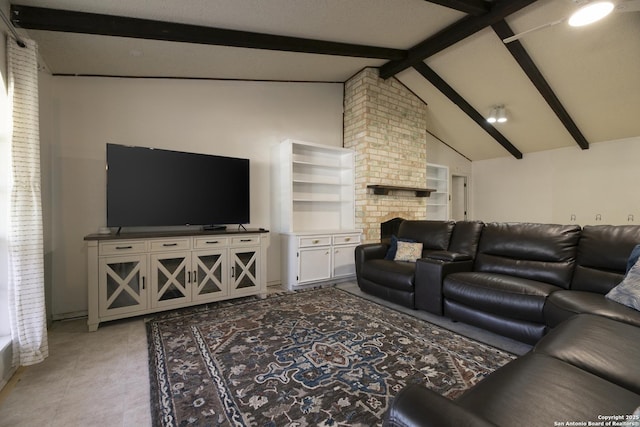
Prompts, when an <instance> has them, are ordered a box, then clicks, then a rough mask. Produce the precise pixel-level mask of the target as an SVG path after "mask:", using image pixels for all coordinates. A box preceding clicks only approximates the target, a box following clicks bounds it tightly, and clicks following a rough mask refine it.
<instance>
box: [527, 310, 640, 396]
mask: <svg viewBox="0 0 640 427" xmlns="http://www.w3.org/2000/svg"><path fill="white" fill-rule="evenodd" d="M621 348H624V351H620V349H621ZM533 351H534V352H537V353H542V354H546V355H548V356H552V357H555V358H556V359H560V360H562V361H564V362H567V363H570V364H572V365H573V366H577V367H578V368H580V369H584V370H585V371H588V372H591V373H592V374H594V375H597V376H599V377H601V378H604V379H606V380H608V381H611V382H613V383H615V384H618V385H619V386H622V387H624V388H626V389H629V390H631V391H633V392H634V393H639V394H640V370H639V369H630V368H631V367H633V366H636V365H637V363H638V355H640V328H638V327H635V326H632V325H628V324H625V323H621V322H617V321H615V320H611V319H607V318H605V317H601V316H594V315H590V314H581V315H578V316H574V317H572V318H571V319H569V320H567V321H566V322H564V323H562V325H560V326H559V327H557V328H556V329H554V330H552V331H551V332H549V334H547V335H546V336H545V337H544V338H542V340H540V342H539V343H538V344H537V345H536V346H535V348H534V350H533Z"/></svg>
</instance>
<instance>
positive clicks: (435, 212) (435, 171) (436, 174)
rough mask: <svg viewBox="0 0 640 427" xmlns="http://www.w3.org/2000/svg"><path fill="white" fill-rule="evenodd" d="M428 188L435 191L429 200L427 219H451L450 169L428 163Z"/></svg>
mask: <svg viewBox="0 0 640 427" xmlns="http://www.w3.org/2000/svg"><path fill="white" fill-rule="evenodd" d="M427 186H428V187H430V188H433V189H434V191H432V192H431V195H430V197H429V198H428V199H427V219H430V220H446V219H449V168H448V167H447V166H444V165H437V164H434V163H427Z"/></svg>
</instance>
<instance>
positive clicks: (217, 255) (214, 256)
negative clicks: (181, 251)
mask: <svg viewBox="0 0 640 427" xmlns="http://www.w3.org/2000/svg"><path fill="white" fill-rule="evenodd" d="M192 255H193V266H192V270H193V273H192V278H191V280H192V283H193V290H192V296H193V301H198V302H210V301H215V300H217V299H219V298H220V297H224V296H226V295H228V293H229V285H228V280H227V278H228V275H227V250H226V249H219V250H208V251H197V252H193V254H192Z"/></svg>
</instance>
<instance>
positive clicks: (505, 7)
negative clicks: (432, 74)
mask: <svg viewBox="0 0 640 427" xmlns="http://www.w3.org/2000/svg"><path fill="white" fill-rule="evenodd" d="M535 2H536V0H499V1H497V2H495V3H492V4H493V7H492V8H491V10H490V11H489V12H487V13H485V14H483V15H478V16H467V17H465V18H462V19H461V20H459V21H457V22H455V23H453V24H451V25H450V26H448V27H447V28H445V29H443V30H442V31H440V32H438V33H436V34H435V35H433V36H431V37H429V38H428V39H426V40H424V41H422V42H421V43H419V44H417V45H415V46H414V47H412V48H411V49H409V51H408V52H407V56H406V58H404V59H400V60H393V61H390V62H387V63H386V64H384V65H383V66H382V67H380V77H382V78H383V79H388V78H389V77H392V76H394V75H396V74H397V73H399V72H401V71H404V70H406V69H407V68H410V67H412V66H414V65H415V64H418V63H420V62H422V61H424V60H425V59H426V58H428V57H430V56H432V55H435V54H436V53H438V52H440V51H442V50H444V49H446V48H448V47H450V46H452V45H454V44H455V43H457V42H459V41H461V40H463V39H465V38H467V37H469V36H470V35H472V34H475V33H477V32H478V31H480V30H482V29H484V28H487V27H489V26H491V25H493V24H495V23H496V22H498V21H501V20H503V19H504V18H505V17H507V16H509V15H511V14H512V13H515V12H517V11H519V10H520V9H523V8H524V7H526V6H528V5H530V4H531V3H535Z"/></svg>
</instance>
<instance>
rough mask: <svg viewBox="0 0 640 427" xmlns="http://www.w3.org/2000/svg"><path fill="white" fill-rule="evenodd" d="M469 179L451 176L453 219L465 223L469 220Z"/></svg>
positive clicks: (461, 176)
mask: <svg viewBox="0 0 640 427" xmlns="http://www.w3.org/2000/svg"><path fill="white" fill-rule="evenodd" d="M467 188H468V187H467V177H466V176H463V175H452V176H451V219H453V220H455V221H465V220H466V219H467V212H468V207H467V200H468V196H467Z"/></svg>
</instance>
